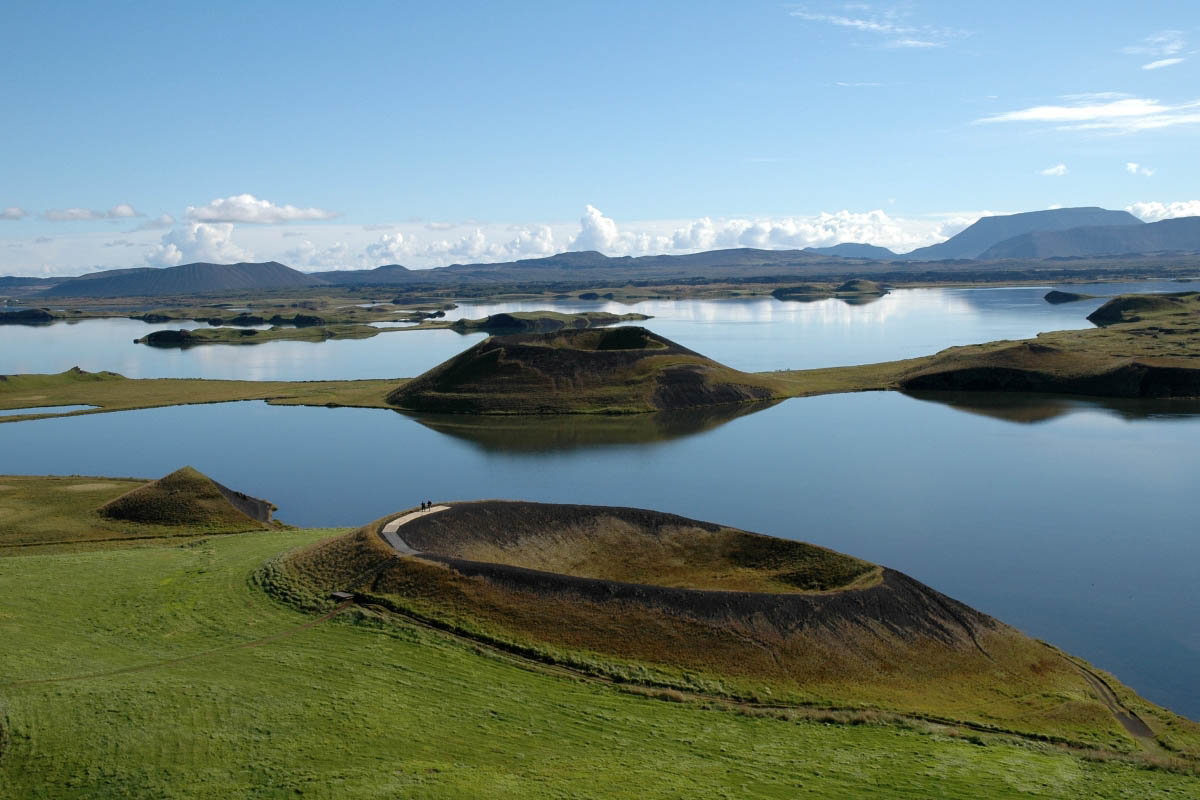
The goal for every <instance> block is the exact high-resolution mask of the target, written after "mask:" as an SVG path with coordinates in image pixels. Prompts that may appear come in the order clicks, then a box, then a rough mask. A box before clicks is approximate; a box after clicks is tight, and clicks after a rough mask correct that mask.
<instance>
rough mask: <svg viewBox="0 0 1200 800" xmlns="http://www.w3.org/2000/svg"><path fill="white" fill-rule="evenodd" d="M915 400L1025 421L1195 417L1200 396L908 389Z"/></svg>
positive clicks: (1185, 418)
mask: <svg viewBox="0 0 1200 800" xmlns="http://www.w3.org/2000/svg"><path fill="white" fill-rule="evenodd" d="M905 394H907V395H908V396H909V397H912V398H914V399H916V400H924V401H927V402H932V403H941V404H942V405H946V406H949V407H950V408H953V409H955V410H958V411H966V412H968V413H971V414H980V415H982V416H985V417H992V418H994V419H1002V420H1006V421H1008V422H1020V423H1025V424H1030V423H1035V422H1046V421H1047V420H1051V419H1054V418H1056V417H1061V416H1064V415H1066V414H1075V413H1084V412H1092V413H1101V414H1106V415H1108V416H1112V417H1117V418H1120V419H1125V420H1141V419H1157V420H1193V419H1195V418H1196V417H1197V416H1198V415H1200V399H1196V398H1149V397H1134V398H1128V397H1074V396H1071V395H1062V394H1039V393H1037V392H905Z"/></svg>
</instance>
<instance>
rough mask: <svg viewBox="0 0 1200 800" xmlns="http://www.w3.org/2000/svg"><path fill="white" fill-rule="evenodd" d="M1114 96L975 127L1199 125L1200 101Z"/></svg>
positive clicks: (1118, 129) (1010, 114) (994, 118)
mask: <svg viewBox="0 0 1200 800" xmlns="http://www.w3.org/2000/svg"><path fill="white" fill-rule="evenodd" d="M1113 97H1114V95H1113V94H1112V93H1105V94H1099V95H1076V96H1068V97H1065V98H1063V99H1064V100H1067V101H1068V103H1067V104H1064V105H1044V106H1033V107H1031V108H1022V109H1018V110H1016V111H1005V112H1003V113H1001V114H993V115H991V116H988V117H982V118H980V119H977V120H975V123H974V124H977V125H980V124H990V123H996V122H1030V123H1052V124H1056V125H1057V126H1058V128H1059V130H1105V131H1110V132H1113V133H1134V132H1136V131H1142V130H1150V129H1153V128H1165V127H1169V126H1172V125H1188V124H1195V123H1200V100H1193V101H1190V102H1187V103H1180V104H1178V105H1164V104H1163V103H1161V102H1159V101H1158V100H1155V99H1150V98H1141V97H1120V98H1119V99H1110V98H1113Z"/></svg>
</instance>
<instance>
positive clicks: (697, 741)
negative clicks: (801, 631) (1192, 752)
mask: <svg viewBox="0 0 1200 800" xmlns="http://www.w3.org/2000/svg"><path fill="white" fill-rule="evenodd" d="M332 533H336V532H334V531H303V532H299V533H297V532H265V533H255V534H243V535H235V536H224V537H216V538H212V539H208V540H203V541H199V542H192V543H189V544H187V545H185V546H165V545H153V546H150V545H148V546H144V547H138V548H126V549H122V550H111V551H103V552H89V553H70V554H33V553H28V554H25V555H21V556H19V557H13V558H7V559H3V560H0V597H3V598H4V600H3V602H2V603H0V641H2V642H4V644H5V646H4V647H3V648H0V725H2V726H3V733H2V734H0V743H2V744H0V797H4V798H61V797H87V798H98V797H167V798H170V797H180V798H183V797H187V798H195V797H214V798H228V797H295V796H301V795H303V796H310V797H331V798H357V797H370V798H376V797H406V798H443V797H445V798H476V797H480V796H483V795H487V796H489V797H495V798H503V797H513V798H542V797H546V798H550V797H585V798H586V797H596V798H637V800H644V798H657V797H664V798H666V797H672V798H675V797H730V798H734V797H736V798H774V797H778V798H794V797H851V798H853V797H879V796H888V797H989V798H1005V797H1029V796H1040V797H1064V798H1078V797H1137V798H1145V797H1180V798H1184V797H1195V796H1197V794H1198V793H1200V778H1197V777H1195V776H1189V775H1184V774H1175V773H1171V772H1166V771H1160V770H1148V769H1143V768H1138V767H1135V766H1133V765H1129V764H1125V763H1120V762H1103V761H1094V760H1090V759H1087V758H1084V757H1081V756H1080V755H1078V754H1075V753H1070V752H1066V751H1063V750H1060V749H1057V748H1055V747H1053V746H1050V745H1042V744H1034V743H1024V742H1016V741H1010V740H1006V739H1003V738H999V737H987V736H984V737H982V738H979V737H976V736H956V735H954V732H953V731H949V730H941V729H937V728H933V727H928V728H911V727H905V726H898V725H894V724H859V725H843V724H834V723H826V722H820V721H816V720H808V719H802V720H795V721H786V720H780V719H774V718H769V717H758V716H751V715H746V714H740V713H734V712H731V711H727V710H712V709H707V708H704V707H702V706H699V705H696V704H692V703H687V702H685V703H672V702H664V701H663V700H659V699H650V698H645V697H640V696H636V695H632V694H628V693H624V692H620V691H618V690H616V689H614V688H611V687H608V686H604V685H600V684H596V683H591V682H585V681H580V680H577V679H573V678H571V677H569V676H563V675H555V674H547V673H544V672H539V671H536V670H533V669H529V668H525V667H523V666H521V665H520V664H518V663H514V662H513V661H510V660H508V659H507V658H505V657H503V656H500V655H496V654H492V653H489V652H488V651H484V650H480V649H478V648H477V647H475V646H473V645H470V644H464V643H460V642H459V641H456V640H453V639H449V638H446V637H445V636H444V635H442V634H438V633H434V632H430V631H427V630H424V629H418V628H413V627H408V626H405V625H403V624H401V623H397V622H388V623H386V624H382V623H380V622H378V621H377V620H375V619H373V618H370V617H368V616H365V615H363V614H362V613H360V612H353V611H352V612H349V613H344V614H343V615H341V616H338V617H334V618H333V619H331V620H329V621H326V622H323V623H319V624H315V625H311V624H310V623H312V622H313V621H314V619H315V618H314V617H312V616H306V615H304V614H301V613H299V612H297V611H294V610H292V609H290V608H286V607H283V606H281V605H278V604H277V603H275V602H274V601H273V600H271V599H270V598H269V597H268V596H267V595H265V594H264V593H262V592H261V591H259V590H258V589H257V588H256V587H254V586H253V585H252V584H251V583H250V582H249V578H250V576H251V574H252V573H253V572H254V571H255V569H256V568H257V567H258V566H259V565H260V564H261V563H262V562H263V561H264V560H266V559H268V558H270V557H271V556H274V555H276V554H278V553H280V552H282V551H285V550H287V549H290V548H293V547H296V546H299V545H303V544H308V543H311V542H313V541H315V540H317V539H319V538H322V537H324V536H328V535H330V534H332ZM305 625H309V627H302V626H305Z"/></svg>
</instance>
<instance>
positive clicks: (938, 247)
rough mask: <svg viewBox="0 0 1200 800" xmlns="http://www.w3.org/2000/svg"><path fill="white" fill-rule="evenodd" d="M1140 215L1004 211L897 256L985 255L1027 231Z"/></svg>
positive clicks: (1094, 210) (1127, 221) (1118, 221)
mask: <svg viewBox="0 0 1200 800" xmlns="http://www.w3.org/2000/svg"><path fill="white" fill-rule="evenodd" d="M1143 224H1145V223H1143V222H1142V221H1141V220H1140V219H1138V218H1137V217H1135V216H1134V215H1133V214H1130V213H1129V212H1128V211H1109V210H1108V209H1104V208H1098V207H1094V206H1090V207H1084V208H1055V209H1050V210H1048V211H1027V212H1024V213H1022V214H1002V215H996V216H991V217H982V218H981V219H979V220H978V221H976V222H975V223H974V224H973V225H971V226H969V227H968V228H966V230H963V231H961V232H960V233H957V234H955V235H954V236H951V237H950V238H949V239H947V240H946V241H944V242H942V243H940V244H934V245H930V246H929V247H918V248H917V249H916V250H913V251H912V252H910V253H904V254H903V255H900V256H897V258H902V259H904V260H906V261H939V260H943V259H954V258H967V259H977V258H982V257H984V253H985V252H986V251H987V250H988V248H990V247H993V246H994V245H997V244H999V243H1000V242H1003V241H1005V240H1006V239H1011V238H1013V237H1014V236H1021V235H1023V234H1027V233H1035V232H1040V231H1061V230H1067V229H1069V228H1081V227H1085V226H1096V225H1106V226H1124V225H1128V226H1140V225H1143Z"/></svg>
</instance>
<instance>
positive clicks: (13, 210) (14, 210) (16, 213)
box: [0, 206, 29, 219]
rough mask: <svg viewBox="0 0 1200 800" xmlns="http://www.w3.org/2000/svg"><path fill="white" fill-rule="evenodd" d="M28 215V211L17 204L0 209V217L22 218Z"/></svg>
mask: <svg viewBox="0 0 1200 800" xmlns="http://www.w3.org/2000/svg"><path fill="white" fill-rule="evenodd" d="M28 216H29V212H28V211H26V210H25V209H23V208H19V207H17V206H9V207H8V208H6V209H4V210H2V211H0V219H24V218H25V217H28Z"/></svg>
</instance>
